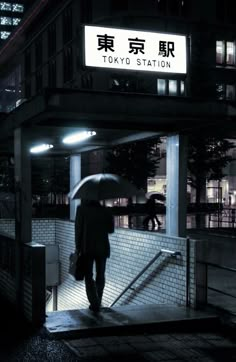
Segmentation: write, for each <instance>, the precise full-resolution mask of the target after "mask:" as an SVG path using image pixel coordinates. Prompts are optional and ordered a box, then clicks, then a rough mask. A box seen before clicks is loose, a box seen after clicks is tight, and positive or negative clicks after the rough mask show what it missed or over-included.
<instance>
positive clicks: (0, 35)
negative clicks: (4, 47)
mask: <svg viewBox="0 0 236 362" xmlns="http://www.w3.org/2000/svg"><path fill="white" fill-rule="evenodd" d="M10 34H11V33H10V31H1V32H0V38H1V39H7V38H8V37H9V35H10Z"/></svg>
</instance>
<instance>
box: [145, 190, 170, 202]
mask: <svg viewBox="0 0 236 362" xmlns="http://www.w3.org/2000/svg"><path fill="white" fill-rule="evenodd" d="M146 197H147V198H148V199H154V200H157V201H160V202H165V201H166V197H165V195H164V194H161V193H160V192H148V193H147V194H146Z"/></svg>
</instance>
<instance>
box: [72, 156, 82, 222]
mask: <svg viewBox="0 0 236 362" xmlns="http://www.w3.org/2000/svg"><path fill="white" fill-rule="evenodd" d="M80 180H81V155H73V156H71V157H70V191H71V190H72V189H73V187H74V186H75V185H76V184H77V183H78V182H79V181H80ZM79 204H80V200H79V199H78V200H71V199H70V220H72V221H74V220H75V214H76V208H77V206H78V205H79Z"/></svg>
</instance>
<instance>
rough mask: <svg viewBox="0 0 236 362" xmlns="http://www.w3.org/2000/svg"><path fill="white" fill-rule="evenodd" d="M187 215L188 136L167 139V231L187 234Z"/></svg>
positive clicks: (173, 234) (178, 234) (175, 136)
mask: <svg viewBox="0 0 236 362" xmlns="http://www.w3.org/2000/svg"><path fill="white" fill-rule="evenodd" d="M186 215H187V136H182V135H174V136H169V137H168V139H167V199H166V233H167V234H168V235H172V236H180V237H185V236H186V222H187V220H186Z"/></svg>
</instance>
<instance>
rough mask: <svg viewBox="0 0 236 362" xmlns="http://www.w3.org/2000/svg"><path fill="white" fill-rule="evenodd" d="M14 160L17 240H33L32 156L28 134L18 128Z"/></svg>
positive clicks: (24, 241) (25, 241)
mask: <svg viewBox="0 0 236 362" xmlns="http://www.w3.org/2000/svg"><path fill="white" fill-rule="evenodd" d="M14 162H15V188H16V240H17V241H18V242H20V243H29V242H31V222H32V194H31V156H30V152H29V142H28V134H27V132H26V130H25V129H22V128H17V129H16V130H15V133H14Z"/></svg>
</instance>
